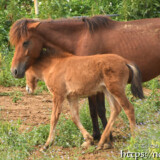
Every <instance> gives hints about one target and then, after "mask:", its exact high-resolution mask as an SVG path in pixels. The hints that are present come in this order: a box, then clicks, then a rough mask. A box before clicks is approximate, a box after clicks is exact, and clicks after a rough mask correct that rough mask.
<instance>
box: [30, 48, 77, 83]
mask: <svg viewBox="0 0 160 160" xmlns="http://www.w3.org/2000/svg"><path fill="white" fill-rule="evenodd" d="M71 56H74V55H72V54H70V53H67V52H62V51H55V50H52V49H47V50H45V51H42V52H41V55H40V57H39V58H38V59H37V60H36V61H35V62H34V64H33V65H32V66H31V68H30V69H31V70H32V71H33V72H34V74H35V75H36V78H38V79H41V80H44V79H45V77H46V74H47V75H48V73H49V72H50V69H51V70H53V69H54V67H55V65H57V64H58V63H61V62H62V61H63V60H64V59H66V58H68V57H71Z"/></svg>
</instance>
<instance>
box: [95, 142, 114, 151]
mask: <svg viewBox="0 0 160 160" xmlns="http://www.w3.org/2000/svg"><path fill="white" fill-rule="evenodd" d="M111 148H113V147H112V145H111V144H110V143H105V144H101V145H98V147H97V149H96V150H101V149H111Z"/></svg>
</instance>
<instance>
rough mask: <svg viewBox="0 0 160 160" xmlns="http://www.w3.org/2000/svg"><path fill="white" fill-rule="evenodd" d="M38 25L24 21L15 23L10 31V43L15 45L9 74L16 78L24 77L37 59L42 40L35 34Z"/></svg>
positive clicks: (37, 23)
mask: <svg viewBox="0 0 160 160" xmlns="http://www.w3.org/2000/svg"><path fill="white" fill-rule="evenodd" d="M33 22H34V23H33ZM38 25H39V22H38V21H37V22H35V21H32V22H30V21H29V20H28V21H27V20H26V19H25V20H24V21H22V20H20V21H17V22H15V23H14V24H13V26H12V28H11V30H10V41H11V43H12V44H13V45H15V53H14V57H13V60H12V66H11V72H12V74H13V76H14V77H16V78H23V77H24V75H25V71H26V70H27V69H28V68H29V67H30V66H31V65H32V64H33V63H34V61H35V60H36V59H37V58H38V57H39V55H40V52H41V50H42V48H43V43H42V42H43V40H42V39H41V37H40V36H39V35H38V34H36V27H38Z"/></svg>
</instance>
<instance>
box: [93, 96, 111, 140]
mask: <svg viewBox="0 0 160 160" xmlns="http://www.w3.org/2000/svg"><path fill="white" fill-rule="evenodd" d="M96 97H97V112H98V116H99V117H100V119H101V122H102V124H103V128H104V129H105V128H106V125H107V118H106V108H105V96H104V93H98V94H97V96H96ZM110 139H111V141H113V136H112V133H110Z"/></svg>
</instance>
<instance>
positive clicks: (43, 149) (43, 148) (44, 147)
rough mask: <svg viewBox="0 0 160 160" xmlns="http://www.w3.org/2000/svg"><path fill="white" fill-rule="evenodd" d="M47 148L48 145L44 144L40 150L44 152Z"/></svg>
mask: <svg viewBox="0 0 160 160" xmlns="http://www.w3.org/2000/svg"><path fill="white" fill-rule="evenodd" d="M46 150H47V147H46V146H43V147H42V148H40V150H39V151H40V152H44V151H46Z"/></svg>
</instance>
